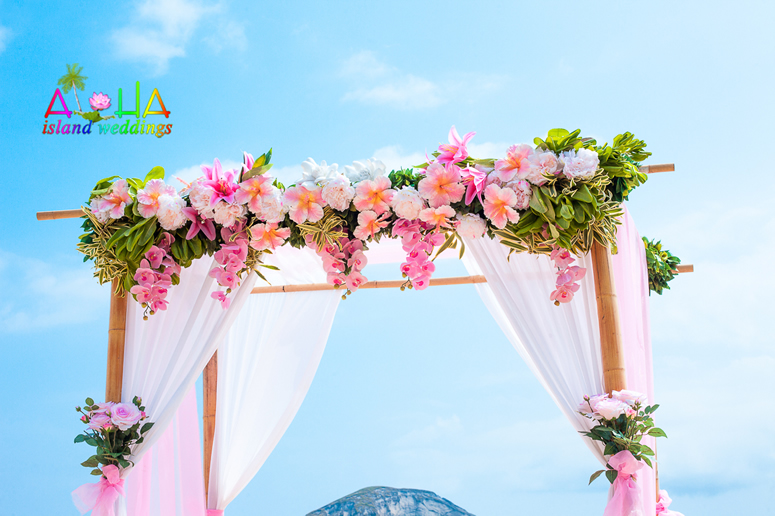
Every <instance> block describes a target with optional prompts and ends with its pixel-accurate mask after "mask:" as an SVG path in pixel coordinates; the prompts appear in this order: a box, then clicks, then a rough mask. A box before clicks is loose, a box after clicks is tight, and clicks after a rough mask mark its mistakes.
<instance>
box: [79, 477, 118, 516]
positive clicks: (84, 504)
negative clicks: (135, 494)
mask: <svg viewBox="0 0 775 516" xmlns="http://www.w3.org/2000/svg"><path fill="white" fill-rule="evenodd" d="M102 474H103V477H102V478H100V480H99V482H96V483H93V484H92V483H87V484H84V485H82V486H81V487H79V488H78V489H76V490H75V491H73V493H72V496H73V503H74V504H75V507H76V508H77V509H78V512H80V513H81V514H86V513H87V512H89V511H92V516H115V514H116V512H115V505H116V500H118V497H119V496H122V495H123V494H124V481H123V480H121V477H120V476H119V470H118V468H117V467H116V466H114V465H113V464H109V465H107V466H105V467H104V468H102Z"/></svg>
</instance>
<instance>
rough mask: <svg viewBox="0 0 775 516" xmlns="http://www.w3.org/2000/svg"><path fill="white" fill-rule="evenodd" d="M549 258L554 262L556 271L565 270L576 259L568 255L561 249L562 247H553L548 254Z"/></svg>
mask: <svg viewBox="0 0 775 516" xmlns="http://www.w3.org/2000/svg"><path fill="white" fill-rule="evenodd" d="M549 258H551V259H552V260H553V261H554V265H555V267H557V268H558V269H565V268H566V267H568V266H569V265H570V264H571V263H573V262H575V261H576V258H574V256H573V255H572V254H570V251H568V250H567V249H563V248H562V247H555V248H554V249H552V252H551V253H550V254H549Z"/></svg>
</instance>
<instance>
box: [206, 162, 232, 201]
mask: <svg viewBox="0 0 775 516" xmlns="http://www.w3.org/2000/svg"><path fill="white" fill-rule="evenodd" d="M202 170H203V171H204V173H205V177H206V178H207V179H206V180H204V181H202V185H203V186H206V187H208V188H210V189H211V190H212V191H213V196H212V197H211V199H210V206H211V207H212V206H215V205H216V204H217V203H218V201H221V200H222V201H225V202H226V203H227V204H233V203H234V192H236V191H237V190H238V189H239V185H238V184H237V183H236V182H235V179H236V176H237V171H236V170H226V171H223V170H222V169H221V162H220V161H219V160H218V158H215V160H214V161H213V167H212V168H210V167H207V166H205V165H202Z"/></svg>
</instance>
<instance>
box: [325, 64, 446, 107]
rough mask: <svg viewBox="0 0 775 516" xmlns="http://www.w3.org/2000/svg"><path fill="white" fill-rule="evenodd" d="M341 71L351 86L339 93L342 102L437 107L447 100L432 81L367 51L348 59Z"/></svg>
mask: <svg viewBox="0 0 775 516" xmlns="http://www.w3.org/2000/svg"><path fill="white" fill-rule="evenodd" d="M340 73H341V76H342V77H343V78H344V79H345V80H346V81H348V82H349V83H351V84H352V86H353V89H351V90H350V91H348V92H347V93H345V95H344V96H343V97H342V100H344V101H345V102H347V101H354V102H359V103H361V104H370V105H378V106H390V107H395V108H399V109H423V108H431V107H436V106H438V105H441V104H443V103H444V102H445V101H446V100H445V99H444V98H443V96H442V92H441V89H440V88H439V86H438V85H436V84H435V83H433V82H431V81H429V80H428V79H424V78H422V77H417V76H415V75H412V74H407V73H403V72H401V71H400V70H398V69H397V68H395V67H392V66H389V65H387V64H385V63H383V62H382V61H380V60H379V59H377V57H376V56H375V55H374V54H373V53H372V52H369V51H363V52H359V53H358V54H355V55H354V56H352V57H350V58H349V59H347V60H346V61H345V62H344V63H343V65H342V67H341V70H340Z"/></svg>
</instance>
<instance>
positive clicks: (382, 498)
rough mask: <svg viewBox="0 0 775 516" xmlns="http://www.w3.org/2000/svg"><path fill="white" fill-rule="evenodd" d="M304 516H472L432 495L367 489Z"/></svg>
mask: <svg viewBox="0 0 775 516" xmlns="http://www.w3.org/2000/svg"><path fill="white" fill-rule="evenodd" d="M307 516H473V514H471V513H470V512H467V511H465V510H463V509H461V508H460V507H458V506H457V505H455V504H454V503H452V502H450V501H449V500H446V499H444V498H441V497H440V496H439V495H437V494H436V493H432V492H430V491H421V490H419V489H394V488H392V487H367V488H365V489H361V490H360V491H356V492H354V493H352V494H350V495H347V496H345V497H344V498H340V499H339V500H337V501H335V502H331V503H330V504H328V505H326V506H325V507H321V508H320V509H318V510H316V511H313V512H311V513H309V514H308V515H307Z"/></svg>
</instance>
